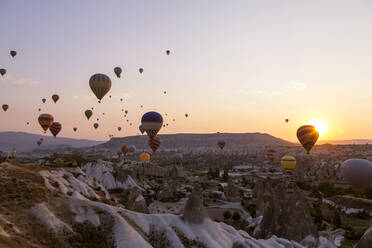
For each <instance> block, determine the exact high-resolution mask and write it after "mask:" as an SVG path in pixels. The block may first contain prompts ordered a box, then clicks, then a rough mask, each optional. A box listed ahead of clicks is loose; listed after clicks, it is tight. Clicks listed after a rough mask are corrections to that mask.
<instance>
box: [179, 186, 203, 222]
mask: <svg viewBox="0 0 372 248" xmlns="http://www.w3.org/2000/svg"><path fill="white" fill-rule="evenodd" d="M206 218H208V215H207V212H206V211H205V209H204V206H203V199H202V194H201V190H200V187H199V186H195V187H194V190H193V192H192V193H191V195H190V197H189V199H188V200H187V202H186V205H185V210H184V214H183V219H184V220H185V221H187V222H190V223H192V224H201V223H203V221H204V219H206Z"/></svg>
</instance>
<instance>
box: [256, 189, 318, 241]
mask: <svg viewBox="0 0 372 248" xmlns="http://www.w3.org/2000/svg"><path fill="white" fill-rule="evenodd" d="M286 188H287V186H286V185H285V184H284V183H279V182H275V183H274V182H257V184H256V187H255V194H256V196H257V207H258V212H261V213H263V219H262V222H261V224H260V225H259V226H258V227H257V228H256V230H255V232H254V235H255V236H256V237H259V238H269V237H271V236H272V235H276V236H279V237H283V238H287V239H291V240H296V241H298V242H300V241H302V240H303V239H305V238H306V237H307V236H309V235H312V236H314V237H317V236H318V230H317V227H316V225H315V224H314V222H313V220H312V218H311V215H310V211H309V209H308V206H307V204H306V201H305V198H304V196H303V195H302V192H301V191H300V190H298V189H296V190H295V191H294V192H293V193H288V192H287V190H286Z"/></svg>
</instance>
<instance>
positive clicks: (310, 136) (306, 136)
mask: <svg viewBox="0 0 372 248" xmlns="http://www.w3.org/2000/svg"><path fill="white" fill-rule="evenodd" d="M297 138H298V140H299V141H300V143H301V145H302V146H303V147H304V148H305V150H306V151H307V153H308V154H309V152H310V150H311V148H313V146H314V145H315V143H316V141H317V140H318V138H319V132H318V131H317V130H316V129H315V127H314V126H311V125H305V126H302V127H300V128H298V129H297Z"/></svg>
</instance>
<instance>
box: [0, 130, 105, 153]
mask: <svg viewBox="0 0 372 248" xmlns="http://www.w3.org/2000/svg"><path fill="white" fill-rule="evenodd" d="M40 138H43V139H44V142H43V144H42V145H41V146H40V148H57V147H75V148H77V147H87V146H93V145H98V144H100V143H103V141H96V140H87V139H72V138H63V137H58V138H54V137H51V136H44V135H39V134H33V133H26V132H0V150H5V151H7V150H11V149H13V148H15V149H17V150H31V149H35V148H38V147H39V146H38V145H37V144H36V142H37V141H38V140H39V139H40Z"/></svg>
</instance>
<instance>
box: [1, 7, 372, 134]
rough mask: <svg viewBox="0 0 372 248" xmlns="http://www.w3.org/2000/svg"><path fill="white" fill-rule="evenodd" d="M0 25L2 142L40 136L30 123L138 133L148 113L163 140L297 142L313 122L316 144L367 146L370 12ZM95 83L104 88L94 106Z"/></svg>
mask: <svg viewBox="0 0 372 248" xmlns="http://www.w3.org/2000/svg"><path fill="white" fill-rule="evenodd" d="M0 23H1V32H0V68H5V69H6V70H7V74H6V75H5V76H3V77H1V76H0V104H1V105H2V104H8V105H9V109H8V111H7V112H3V111H2V110H1V111H0V131H25V132H31V133H39V134H42V133H43V132H42V129H41V127H40V126H39V124H38V122H37V118H38V116H39V114H41V113H50V114H52V115H53V116H54V119H55V121H58V122H60V123H61V124H62V131H61V133H60V134H59V136H61V137H72V138H87V139H96V140H107V139H108V135H109V134H113V135H114V136H116V137H118V136H119V137H122V136H128V135H136V134H137V133H138V125H139V124H140V119H141V116H142V115H143V114H144V113H145V112H147V111H152V110H154V111H157V112H159V113H161V114H162V115H163V117H164V119H165V122H164V123H168V124H169V126H168V127H166V128H163V129H162V130H160V132H159V134H165V133H211V132H265V133H269V134H271V135H273V136H276V137H280V138H283V139H286V140H289V141H296V140H297V138H296V130H297V128H298V127H299V126H301V125H304V124H309V123H310V124H311V123H314V122H315V123H316V124H319V123H324V125H326V129H327V132H323V134H321V137H320V139H323V140H325V139H326V140H328V139H332V140H333V139H352V138H372V1H369V0H364V1H362V0H352V1H350V0H314V1H305V0H287V1H286V0H265V1H261V0H256V1H253V0H231V1H226V0H203V1H201V0H156V1H151V0H132V1H129V0H126V1H124V0H117V1H109V0H107V1H102V0H84V1H83V0H79V1H77V0H64V1H57V0H51V1H42V0H40V1H37V0H32V1H31V0H23V1H21V0H0ZM168 49H169V50H170V51H171V54H170V55H169V56H167V55H166V53H165V51H166V50H168ZM10 50H16V51H17V52H18V55H17V56H16V57H15V58H11V56H10V55H9V51H10ZM116 66H120V67H122V68H123V73H122V77H121V78H120V79H119V78H116V76H115V74H114V72H113V68H114V67H116ZM140 67H142V68H144V72H143V74H139V72H138V68H140ZM94 73H104V74H106V75H108V76H109V77H110V78H111V81H112V88H111V91H110V92H109V93H108V94H107V95H106V96H105V98H104V99H103V101H102V103H100V104H99V103H97V99H96V98H95V97H94V96H93V94H92V93H91V89H90V87H89V78H90V76H91V75H93V74H94ZM163 91H167V94H166V95H165V94H163ZM53 94H58V95H59V96H60V100H59V101H58V102H57V104H54V102H52V99H51V96H52V95H53ZM109 95H112V98H109V97H108V96H109ZM42 98H46V99H47V102H46V103H45V104H43V103H42V101H41V99H42ZM120 98H124V101H123V102H120V100H119V99H120ZM140 105H143V108H140ZM91 107H94V111H93V112H94V114H93V117H92V118H91V120H90V121H88V120H87V119H86V118H85V116H84V111H85V110H86V109H90V108H91ZM38 108H41V109H42V110H41V112H39V111H38ZM121 109H124V110H128V111H129V114H128V116H127V118H124V117H123V115H124V112H122V111H121ZM102 113H105V115H102ZM165 113H167V116H165ZM185 113H188V114H189V117H188V118H185ZM96 118H99V121H98V123H99V125H100V127H99V128H98V129H97V130H94V128H93V123H94V122H96ZM173 118H175V122H173V121H172V119H173ZM286 118H289V119H290V121H289V123H288V124H286V123H285V121H284V120H285V119H286ZM126 119H129V122H127V121H126ZM27 122H30V125H26V123H27ZM130 122H131V123H132V126H130V125H129V123H130ZM118 126H121V127H122V130H121V132H118V131H117V127H118ZM73 127H77V128H78V131H77V132H76V133H74V132H73V130H72V129H73ZM48 134H50V133H49V132H48Z"/></svg>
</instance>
